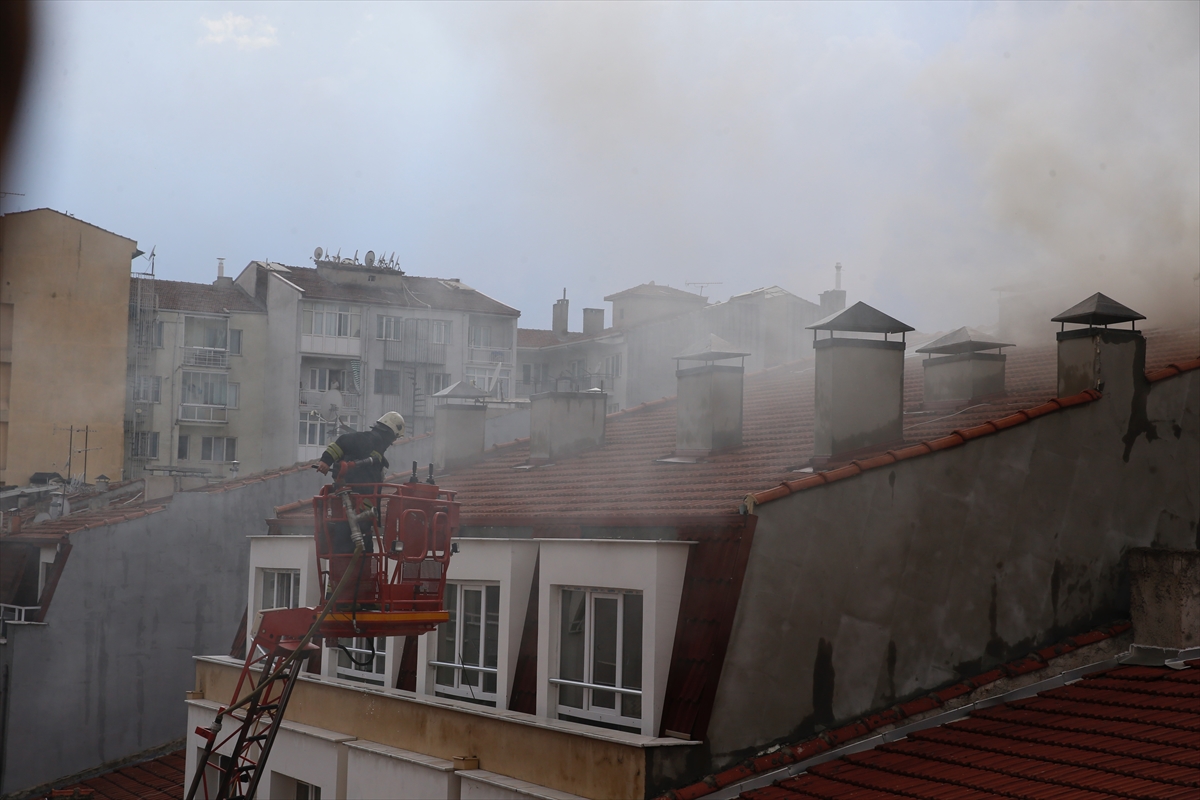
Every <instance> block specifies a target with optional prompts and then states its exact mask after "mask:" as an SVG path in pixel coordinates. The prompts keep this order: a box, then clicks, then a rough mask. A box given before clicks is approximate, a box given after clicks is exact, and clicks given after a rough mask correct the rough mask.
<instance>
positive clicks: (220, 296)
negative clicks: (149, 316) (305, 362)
mask: <svg viewBox="0 0 1200 800" xmlns="http://www.w3.org/2000/svg"><path fill="white" fill-rule="evenodd" d="M136 291H137V282H136V281H130V286H129V294H130V299H131V300H133V299H135V298H134V293H135V292H136ZM154 293H155V294H156V295H158V307H159V308H161V309H164V310H167V311H200V312H205V313H209V314H225V313H228V312H230V311H243V312H250V313H255V312H257V313H260V314H265V313H266V312H267V309H266V308H265V307H264V306H263V305H261V304H260V303H259V302H258V301H256V300H255V299H254V298H253V297H251V296H250V295H248V294H247V293H246V292H245V291H243V290H242V289H241V288H239V287H238V286H236V285H231V286H213V285H212V284H211V283H188V282H186V281H164V280H162V279H161V278H155V279H154Z"/></svg>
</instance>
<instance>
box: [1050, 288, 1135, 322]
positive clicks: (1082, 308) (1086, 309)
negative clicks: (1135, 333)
mask: <svg viewBox="0 0 1200 800" xmlns="http://www.w3.org/2000/svg"><path fill="white" fill-rule="evenodd" d="M1145 318H1146V317H1145V315H1144V314H1139V313H1138V312H1136V311H1134V310H1133V309H1132V308H1129V307H1128V306H1125V305H1122V304H1121V303H1118V302H1117V301H1116V300H1113V299H1112V298H1111V297H1109V296H1107V295H1104V294H1101V293H1100V292H1096V293H1095V294H1094V295H1092V296H1091V297H1089V298H1088V299H1087V300H1084V301H1083V302H1082V303H1077V304H1076V305H1073V306H1071V307H1070V308H1068V309H1067V310H1066V311H1064V312H1062V313H1061V314H1059V315H1058V316H1057V317H1054V318H1052V319H1051V320H1050V321H1051V322H1070V323H1075V324H1079V325H1112V324H1114V323H1117V322H1133V321H1135V320H1139V319H1145Z"/></svg>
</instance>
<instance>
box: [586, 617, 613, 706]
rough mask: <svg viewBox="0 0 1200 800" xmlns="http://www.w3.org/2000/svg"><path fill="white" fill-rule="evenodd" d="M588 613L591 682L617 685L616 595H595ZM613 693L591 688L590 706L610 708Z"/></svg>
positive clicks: (602, 684)
mask: <svg viewBox="0 0 1200 800" xmlns="http://www.w3.org/2000/svg"><path fill="white" fill-rule="evenodd" d="M593 602H594V605H593V608H592V613H593V615H594V617H593V620H592V683H598V684H600V685H601V686H616V685H617V598H615V597H597V598H595V599H594V601H593ZM615 701H616V695H614V694H613V693H612V692H599V691H596V690H592V705H593V706H596V707H598V708H614V704H615Z"/></svg>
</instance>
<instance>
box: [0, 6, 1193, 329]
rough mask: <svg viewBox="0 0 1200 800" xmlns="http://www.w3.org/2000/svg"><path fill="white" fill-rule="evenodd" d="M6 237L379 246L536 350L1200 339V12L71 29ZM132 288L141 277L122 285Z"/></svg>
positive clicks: (234, 248) (522, 9) (162, 267)
mask: <svg viewBox="0 0 1200 800" xmlns="http://www.w3.org/2000/svg"><path fill="white" fill-rule="evenodd" d="M36 10H37V23H38V32H37V41H36V47H35V53H34V61H33V64H32V71H31V77H30V79H29V82H28V84H27V87H26V94H25V101H24V107H23V110H22V116H21V119H20V122H19V126H20V127H19V129H18V135H17V140H16V142H15V143H14V144H15V147H14V149H13V153H12V155H11V158H10V163H9V165H8V166H7V168H6V170H5V173H4V174H5V182H6V184H7V185H5V186H3V187H0V189H3V190H4V191H7V192H17V193H22V194H23V195H24V196H23V197H16V196H9V197H5V198H3V206H2V209H3V210H4V211H15V210H21V209H29V208H40V207H46V206H48V207H51V208H55V209H58V210H61V211H66V212H69V213H71V214H73V215H74V216H76V217H78V218H79V219H83V220H86V221H88V222H92V223H94V224H96V225H99V226H101V227H103V228H106V229H109V230H112V231H114V232H117V233H120V234H122V235H125V236H128V237H130V238H133V239H136V240H137V241H138V243H139V246H140V247H141V248H142V249H143V250H146V251H149V250H150V249H151V247H154V248H155V252H156V256H157V261H156V269H157V273H158V275H159V276H161V277H164V278H170V279H176V280H190V281H206V282H207V281H211V280H212V279H213V278H214V277H215V275H216V259H217V258H218V257H224V258H225V259H226V263H227V264H228V265H229V268H230V269H232V271H233V272H234V274H236V273H237V272H238V271H240V269H241V268H242V267H243V266H244V265H245V264H247V263H248V262H249V261H251V260H255V259H270V260H273V261H279V262H283V263H285V264H293V265H307V266H311V264H312V261H311V256H312V253H313V250H314V248H315V247H318V246H319V247H322V248H325V249H327V250H330V251H331V252H339V251H340V252H341V254H342V255H343V256H349V255H353V254H354V253H355V251H358V253H359V257H360V258H361V257H362V255H364V254H365V253H366V251H367V250H368V249H371V250H374V251H375V252H376V253H381V254H382V253H386V254H388V255H389V256H390V255H391V254H392V253H393V252H394V253H395V256H396V259H397V261H398V262H399V265H400V267H401V268H402V269H404V270H405V271H406V272H409V273H411V274H417V275H433V276H438V277H454V278H460V279H461V280H463V281H464V282H466V283H467V284H469V285H471V286H474V287H476V288H477V289H479V290H481V291H483V292H486V293H487V294H489V295H491V296H492V297H495V298H496V299H498V300H500V301H502V302H504V303H507V304H509V305H511V306H514V307H516V308H518V309H520V310H521V311H522V317H521V325H522V327H541V328H546V327H549V324H550V309H551V306H552V304H553V302H554V300H555V299H556V298H558V297H560V296H561V293H562V291H563V289H566V291H567V295H568V297H569V298H570V300H571V321H570V325H571V329H572V330H579V329H580V327H581V313H582V312H581V310H582V309H583V308H584V307H604V308H607V307H608V306H607V304H606V303H604V301H603V297H604V296H605V295H606V294H611V293H613V292H616V291H620V290H621V289H625V288H628V287H630V286H633V285H636V284H638V283H642V282H645V281H650V280H654V281H656V282H657V283H666V284H669V285H672V286H676V287H680V288H687V284H688V283H700V282H703V283H709V284H714V285H710V286H709V287H708V289H707V290H706V294H707V295H708V296H709V297H710V298H712V299H714V300H722V299H725V298H727V297H729V296H730V295H732V294H736V293H739V292H744V291H748V290H751V289H755V288H757V287H761V286H770V285H779V286H782V287H783V288H785V289H787V290H789V291H792V292H794V293H796V294H798V295H800V296H802V297H806V298H808V299H810V300H814V301H815V300H816V299H817V295H818V294H819V293H820V292H821V291H824V290H826V289H830V288H832V286H833V276H834V269H833V267H834V264H835V263H841V264H842V265H843V267H844V272H843V275H844V287H845V288H846V289H847V290H848V295H849V301H850V302H855V301H857V300H863V301H866V302H868V303H870V304H871V305H874V306H876V307H877V308H880V309H881V310H883V311H885V312H887V313H889V314H892V315H893V316H896V317H898V318H900V319H902V320H904V321H906V322H908V323H909V324H912V325H914V326H915V327H917V328H918V329H919V330H924V331H934V330H947V329H951V328H955V327H958V326H960V325H972V326H974V327H985V326H987V325H990V324H992V323H994V322H995V321H996V315H997V303H996V299H997V293H996V292H995V291H994V289H995V288H996V287H1000V286H1006V287H1014V286H1016V287H1024V288H1032V289H1033V290H1035V291H1041V289H1040V288H1038V287H1041V286H1056V287H1059V289H1060V290H1061V289H1062V288H1063V287H1066V289H1065V291H1066V294H1064V295H1063V296H1070V297H1075V296H1076V295H1077V298H1076V299H1083V298H1084V297H1086V296H1088V295H1090V294H1092V293H1093V292H1095V291H1103V292H1105V293H1106V294H1109V295H1111V296H1113V297H1115V298H1116V299H1118V300H1121V301H1122V302H1126V303H1128V304H1129V305H1131V306H1133V307H1134V308H1136V309H1138V310H1139V311H1142V312H1143V313H1145V314H1147V315H1148V316H1150V317H1151V318H1152V320H1154V321H1167V322H1178V321H1181V320H1182V321H1187V322H1190V323H1191V324H1195V320H1196V319H1197V318H1200V283H1197V281H1196V276H1197V275H1198V274H1200V3H1196V2H1167V3H1151V2H1138V3H1125V4H1121V3H1098V2H1097V3H992V2H987V3H979V2H953V3H920V2H904V3H869V2H862V3H852V2H838V3H819V2H810V3H797V4H787V3H782V2H771V3H761V4H759V3H749V2H741V3H687V4H684V3H652V2H642V3H586V2H578V3H552V2H544V3H468V2H458V3H440V4H438V3H435V4H422V3H348V2H344V3H338V4H317V3H282V2H276V3H266V4H256V3H222V2H212V3H185V2H180V3H148V2H140V3H105V2H92V3H74V2H70V3H62V2H43V3H39V4H38V5H37V7H36ZM144 266H145V264H144V262H143V263H142V264H141V267H139V265H138V264H137V263H135V264H134V267H135V268H144Z"/></svg>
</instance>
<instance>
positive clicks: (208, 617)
mask: <svg viewBox="0 0 1200 800" xmlns="http://www.w3.org/2000/svg"><path fill="white" fill-rule="evenodd" d="M323 482H324V479H323V478H321V476H320V475H318V474H317V473H316V472H313V471H312V470H301V471H297V472H291V473H285V474H283V475H278V476H275V477H273V478H271V479H269V480H265V481H259V482H255V483H250V484H247V485H245V486H242V487H240V488H231V489H229V490H226V491H222V492H213V493H208V492H194V493H183V494H177V495H175V497H174V498H173V499H172V501H171V503H170V504H169V505H168V506H167V507H166V509H165V510H164V511H161V512H159V513H156V514H151V515H149V516H145V517H140V518H137V519H134V520H130V521H126V522H121V523H118V524H114V525H109V526H107V527H103V528H94V529H92V530H87V531H82V532H79V533H75V534H72V535H71V544H72V547H73V549H72V551H71V553H70V556H69V558H68V560H67V562H66V566H65V569H64V571H63V574H62V577H61V578H60V579H59V581H58V586H57V589H56V591H55V594H54V598H53V601H52V602H51V604H50V607H49V611H48V613H47V615H46V624H45V625H9V626H8V643H7V644H5V645H0V659H2V660H3V667H4V668H6V669H8V670H9V685H8V696H7V697H5V698H3V700H4V702H5V703H7V718H6V720H5V725H4V730H5V731H6V735H5V740H4V752H3V753H0V758H2V759H3V760H2V762H0V766H2V768H3V775H2V777H0V793H2V792H10V791H14V790H18V789H23V788H26V787H30V786H34V785H37V784H40V783H43V782H45V781H50V780H53V779H56V778H59V777H62V776H65V775H70V774H73V773H76V772H79V771H82V770H85V769H91V768H93V767H98V766H100V765H101V764H104V763H106V762H109V761H112V760H114V759H120V758H123V757H126V756H129V755H132V754H134V753H139V752H142V751H144V750H147V749H149V748H152V747H155V746H158V745H162V744H165V743H166V742H169V741H171V740H173V739H177V738H179V736H181V735H182V734H183V731H184V725H185V720H186V714H185V708H184V705H183V702H182V698H183V693H184V692H185V691H186V690H187V689H190V688H191V686H192V684H193V680H194V669H195V668H194V666H193V664H192V656H194V655H199V654H202V653H225V652H228V651H229V648H230V645H231V644H232V643H233V637H234V634H235V632H236V630H237V627H238V624H239V622H240V620H241V618H242V614H243V612H244V611H245V610H246V599H247V598H246V595H245V594H244V592H245V591H246V588H247V583H246V580H247V574H248V571H249V552H250V547H249V541H248V539H247V537H248V536H249V535H252V534H259V533H261V532H262V529H263V521H264V519H266V518H267V517H270V516H272V515H273V514H272V508H273V507H274V506H276V505H283V504H284V503H288V502H292V501H294V500H295V499H296V498H298V497H305V496H307V495H312V494H313V493H314V492H315V491H316V490H317V488H318V487H319V486H320V484H321V483H323ZM2 707H3V706H0V708H2Z"/></svg>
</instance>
